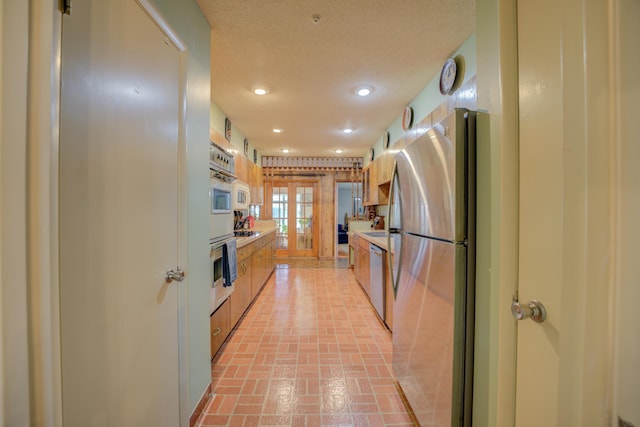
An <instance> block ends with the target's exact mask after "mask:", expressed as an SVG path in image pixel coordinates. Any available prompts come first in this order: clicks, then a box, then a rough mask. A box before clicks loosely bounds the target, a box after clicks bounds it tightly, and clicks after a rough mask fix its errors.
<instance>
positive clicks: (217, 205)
mask: <svg viewBox="0 0 640 427" xmlns="http://www.w3.org/2000/svg"><path fill="white" fill-rule="evenodd" d="M209 150H210V153H209V160H210V161H209V199H210V201H209V202H210V213H211V219H210V226H209V242H210V243H214V242H215V241H219V240H222V239H226V238H229V237H232V236H233V207H232V205H233V197H232V195H233V190H232V185H231V184H232V183H233V181H235V180H236V176H235V175H234V163H233V156H232V155H231V154H229V153H227V152H226V151H225V150H223V149H222V148H221V147H219V146H218V145H216V144H213V143H211V145H210V147H209Z"/></svg>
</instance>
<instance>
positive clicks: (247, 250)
mask: <svg viewBox="0 0 640 427" xmlns="http://www.w3.org/2000/svg"><path fill="white" fill-rule="evenodd" d="M254 250H255V248H254V247H253V243H252V244H250V245H246V246H243V247H241V248H238V249H237V257H238V261H241V260H243V259H245V258H248V257H250V256H251V254H252V253H253V251H254Z"/></svg>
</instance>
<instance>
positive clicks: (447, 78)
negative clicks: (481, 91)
mask: <svg viewBox="0 0 640 427" xmlns="http://www.w3.org/2000/svg"><path fill="white" fill-rule="evenodd" d="M457 73H458V66H457V64H456V61H454V60H453V59H452V58H449V59H447V60H446V61H445V62H444V65H442V71H440V93H441V94H443V95H450V94H451V93H452V92H453V86H454V84H455V83H456V75H457Z"/></svg>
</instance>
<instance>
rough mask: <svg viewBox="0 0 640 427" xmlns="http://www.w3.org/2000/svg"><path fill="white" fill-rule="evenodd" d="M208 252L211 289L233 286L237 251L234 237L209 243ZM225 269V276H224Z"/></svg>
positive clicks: (235, 277)
mask: <svg viewBox="0 0 640 427" xmlns="http://www.w3.org/2000/svg"><path fill="white" fill-rule="evenodd" d="M209 246H210V251H209V261H210V267H209V268H210V275H211V287H212V288H216V287H218V286H221V287H227V286H233V281H234V280H236V279H237V270H236V267H235V266H237V259H238V258H237V251H236V241H235V237H231V238H230V239H225V240H219V241H216V242H214V243H211V244H210V245H209ZM225 267H226V276H225Z"/></svg>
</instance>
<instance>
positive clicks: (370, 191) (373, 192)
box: [362, 162, 378, 206]
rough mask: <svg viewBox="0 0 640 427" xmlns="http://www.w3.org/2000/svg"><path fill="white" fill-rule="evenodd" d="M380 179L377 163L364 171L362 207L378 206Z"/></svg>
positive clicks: (371, 164)
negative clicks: (377, 173) (376, 169)
mask: <svg viewBox="0 0 640 427" xmlns="http://www.w3.org/2000/svg"><path fill="white" fill-rule="evenodd" d="M377 178H378V177H377V176H376V171H375V162H373V163H370V164H369V166H367V167H365V168H364V169H362V198H363V200H362V205H363V206H372V205H377V204H378V179H377Z"/></svg>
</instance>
